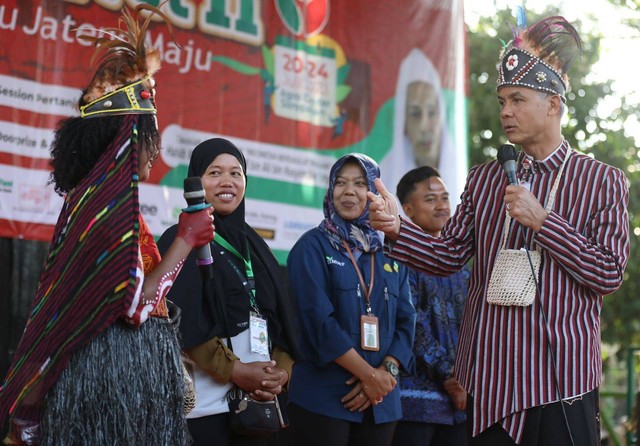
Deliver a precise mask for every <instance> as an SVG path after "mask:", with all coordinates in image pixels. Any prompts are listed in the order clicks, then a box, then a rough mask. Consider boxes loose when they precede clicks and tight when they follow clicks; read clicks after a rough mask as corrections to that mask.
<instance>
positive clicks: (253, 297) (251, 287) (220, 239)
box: [213, 233, 260, 314]
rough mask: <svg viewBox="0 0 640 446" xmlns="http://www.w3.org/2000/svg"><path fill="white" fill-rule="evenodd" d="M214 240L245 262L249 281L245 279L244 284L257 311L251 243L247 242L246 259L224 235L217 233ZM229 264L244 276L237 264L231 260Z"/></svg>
mask: <svg viewBox="0 0 640 446" xmlns="http://www.w3.org/2000/svg"><path fill="white" fill-rule="evenodd" d="M213 241H214V243H217V244H218V245H220V246H222V247H223V248H224V249H226V250H227V251H229V252H230V253H231V254H233V255H234V256H236V257H237V258H239V259H240V260H242V261H243V262H244V269H245V272H246V274H247V281H244V282H243V285H244V286H245V287H247V285H248V289H249V290H250V291H251V292H250V293H249V300H250V304H251V307H252V308H253V309H255V310H256V311H257V309H258V303H257V302H256V286H255V283H256V282H255V279H254V277H253V268H252V266H251V254H250V253H249V244H248V243H247V258H246V259H245V258H244V257H242V254H240V253H239V252H238V250H237V249H236V248H234V247H233V246H231V243H229V242H228V241H226V240H225V239H224V237H222V236H221V235H220V234H217V233H216V235H215V238H214V239H213ZM229 264H230V265H231V266H232V267H233V268H234V269H235V270H236V272H237V273H238V275H239V276H240V277H242V274H241V273H240V271H238V268H237V267H236V265H235V264H234V263H233V262H229ZM257 312H258V314H259V313H260V312H259V311H257Z"/></svg>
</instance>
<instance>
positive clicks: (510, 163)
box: [498, 144, 518, 185]
mask: <svg viewBox="0 0 640 446" xmlns="http://www.w3.org/2000/svg"><path fill="white" fill-rule="evenodd" d="M517 158H518V154H517V153H516V149H515V147H513V146H512V145H511V144H503V145H501V146H500V148H499V149H498V162H499V163H500V164H501V165H502V168H503V169H504V172H505V173H506V174H507V180H508V181H509V184H515V185H517V184H518V177H517V176H516V159H517Z"/></svg>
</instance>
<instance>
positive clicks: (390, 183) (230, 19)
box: [0, 0, 467, 263]
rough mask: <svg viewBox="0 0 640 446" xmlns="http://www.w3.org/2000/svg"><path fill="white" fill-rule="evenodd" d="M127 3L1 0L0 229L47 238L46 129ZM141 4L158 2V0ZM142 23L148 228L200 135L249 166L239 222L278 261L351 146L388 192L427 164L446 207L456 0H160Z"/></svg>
mask: <svg viewBox="0 0 640 446" xmlns="http://www.w3.org/2000/svg"><path fill="white" fill-rule="evenodd" d="M138 3H141V2H140V1H123V0H66V1H65V0H41V1H36V0H1V1H0V236H1V237H12V238H26V239H31V240H43V241H48V240H49V239H50V237H51V234H52V230H53V225H55V222H56V219H57V215H58V212H59V209H60V206H61V204H62V199H61V198H60V197H59V196H57V195H56V194H55V192H54V191H53V188H52V186H51V185H48V180H49V165H48V159H49V147H50V144H51V142H52V139H53V129H54V128H55V126H56V123H57V122H58V121H59V120H60V119H61V118H63V117H65V116H69V115H76V114H77V113H78V111H77V109H76V104H77V101H78V99H79V96H80V91H81V89H82V88H83V87H84V86H86V85H87V83H88V82H89V80H90V76H91V73H92V70H91V69H90V67H89V60H90V57H91V54H92V48H90V47H89V46H88V43H87V42H85V41H83V40H80V39H78V35H79V34H89V35H94V34H95V33H98V32H100V29H104V28H105V27H113V26H116V24H117V20H118V17H119V15H120V9H121V8H122V7H123V6H124V5H127V6H129V7H134V6H135V5H136V4H138ZM146 3H148V4H152V5H154V6H158V4H159V3H160V2H159V1H153V0H149V1H147V2H146ZM162 9H163V11H164V12H165V13H166V14H167V15H168V16H169V17H170V20H171V23H172V25H173V27H174V34H173V36H171V35H170V34H169V32H168V30H167V27H166V26H165V25H164V24H161V23H153V24H152V25H151V28H150V32H149V38H150V41H149V42H150V43H151V44H152V45H153V46H155V47H157V48H158V49H160V50H161V52H162V53H163V67H162V69H161V70H160V72H159V73H158V74H157V75H156V81H157V87H156V90H157V93H158V97H157V104H158V121H159V126H160V130H161V134H162V141H163V151H162V155H161V157H160V158H159V159H158V161H157V162H156V163H155V165H154V168H153V171H152V173H151V178H150V181H149V182H147V183H144V184H142V185H141V188H140V196H141V211H142V213H143V214H144V216H145V219H146V220H147V222H148V223H149V226H150V227H151V229H152V231H153V233H154V234H155V235H156V236H159V235H160V234H161V233H162V232H163V230H164V229H165V228H166V227H168V226H169V225H171V224H173V223H175V222H176V221H177V215H178V213H179V212H180V209H181V208H182V207H184V199H183V197H182V182H183V179H184V177H185V176H186V172H187V165H188V162H189V156H190V154H191V151H192V150H193V148H194V147H195V146H196V145H197V144H198V143H199V142H201V141H202V140H204V139H207V138H210V137H214V136H220V137H224V138H228V139H230V140H232V141H233V142H234V143H235V144H236V145H237V146H238V147H239V148H240V149H241V150H242V151H243V152H244V154H245V155H246V158H247V162H248V168H247V170H248V172H247V173H248V185H247V192H246V196H247V205H246V209H247V221H248V222H249V223H250V224H251V225H252V226H253V227H254V228H255V229H256V230H257V231H258V232H259V233H260V234H261V235H262V236H263V237H264V238H265V239H266V241H267V242H268V243H269V245H270V246H271V248H272V249H273V250H274V252H275V253H276V255H277V257H278V259H279V260H280V262H282V263H284V261H285V259H286V255H287V253H288V250H289V249H290V248H291V246H292V245H293V243H294V242H295V241H296V240H297V238H298V237H299V236H300V235H301V234H302V233H303V232H304V231H306V230H307V229H309V228H312V227H314V226H316V225H317V224H318V223H319V222H320V220H321V219H322V200H323V197H324V194H325V191H326V186H327V183H328V178H327V177H328V173H329V169H330V167H331V165H332V164H333V162H334V161H335V160H336V158H338V157H339V156H342V155H344V154H346V153H349V152H362V153H365V154H367V155H369V156H371V157H372V158H374V159H376V160H377V161H379V162H380V165H381V169H382V179H383V180H384V181H385V184H386V185H387V187H388V188H389V189H390V190H391V191H395V187H396V184H397V181H398V180H399V178H400V177H401V175H402V174H403V173H404V172H406V171H407V170H408V169H410V168H412V167H414V166H415V165H416V163H419V164H425V163H426V164H431V165H433V166H437V167H438V168H439V169H440V172H441V174H442V176H443V178H444V180H445V182H446V183H447V185H448V187H449V190H450V192H451V196H452V201H453V202H454V204H455V203H457V201H458V197H459V195H460V192H461V189H462V186H463V183H464V178H465V176H466V173H467V159H466V128H467V125H466V82H465V81H466V66H465V63H466V52H465V51H466V45H465V31H464V22H463V11H462V0H393V1H371V0H348V1H347V0H333V1H330V0H170V1H168V2H166V3H165V4H164V5H163V7H162Z"/></svg>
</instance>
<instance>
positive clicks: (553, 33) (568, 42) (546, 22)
mask: <svg viewBox="0 0 640 446" xmlns="http://www.w3.org/2000/svg"><path fill="white" fill-rule="evenodd" d="M522 48H523V49H525V50H527V51H529V52H530V53H532V54H535V55H537V57H539V58H540V59H542V60H544V61H545V62H547V63H548V64H550V65H552V66H554V67H556V69H558V70H559V71H560V72H561V73H563V74H564V73H567V71H568V70H569V68H570V67H571V63H572V62H573V58H574V57H575V56H580V55H581V54H582V41H581V40H580V36H579V35H578V32H577V31H576V29H575V28H574V27H573V26H572V25H571V24H570V23H569V22H567V20H566V19H565V18H564V17H561V16H553V17H547V18H545V19H542V20H540V21H539V22H538V23H536V24H535V25H532V26H531V27H530V28H529V29H527V31H526V33H525V35H524V39H523V46H522Z"/></svg>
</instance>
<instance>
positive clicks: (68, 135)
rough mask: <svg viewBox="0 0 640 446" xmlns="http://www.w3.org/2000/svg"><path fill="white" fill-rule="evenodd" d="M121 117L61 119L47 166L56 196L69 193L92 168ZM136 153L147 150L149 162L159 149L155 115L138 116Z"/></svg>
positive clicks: (158, 134)
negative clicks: (49, 168) (50, 170)
mask: <svg viewBox="0 0 640 446" xmlns="http://www.w3.org/2000/svg"><path fill="white" fill-rule="evenodd" d="M122 119H123V116H121V115H120V116H118V115H113V116H103V117H100V118H81V117H70V118H65V119H63V120H61V121H60V122H59V123H58V127H57V128H56V131H55V135H54V140H53V144H52V146H51V160H50V161H49V165H50V166H51V167H52V169H53V172H52V173H51V178H50V180H49V183H50V184H51V183H53V184H54V186H55V191H56V192H57V193H58V194H59V195H64V194H67V193H69V191H71V190H72V189H73V188H74V187H76V186H77V185H78V183H80V181H82V179H83V178H84V177H85V176H86V175H87V174H88V173H89V171H90V170H91V169H92V168H93V166H95V164H96V162H97V161H98V158H100V155H102V152H103V151H104V150H105V148H106V147H107V146H108V145H109V143H110V142H111V141H112V140H113V139H114V138H115V137H116V135H117V134H118V132H119V131H120V124H121V122H122ZM138 138H139V139H138V141H139V145H138V150H139V151H142V150H146V151H147V153H148V154H149V157H150V158H151V159H153V158H155V157H156V156H157V155H158V153H159V150H160V133H159V132H158V129H157V126H156V121H155V117H154V115H150V114H141V115H139V116H138Z"/></svg>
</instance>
